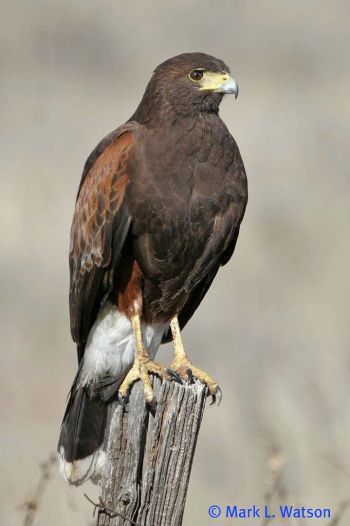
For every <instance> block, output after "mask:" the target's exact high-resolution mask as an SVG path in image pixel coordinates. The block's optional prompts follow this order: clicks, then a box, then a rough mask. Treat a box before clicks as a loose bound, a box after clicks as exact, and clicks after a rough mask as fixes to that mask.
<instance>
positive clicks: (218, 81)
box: [198, 71, 230, 91]
mask: <svg viewBox="0 0 350 526" xmlns="http://www.w3.org/2000/svg"><path fill="white" fill-rule="evenodd" d="M229 79H230V75H229V74H228V73H214V72H213V71H203V78H202V79H201V80H200V81H199V82H198V85H199V89H200V90H210V91H219V90H220V88H221V86H222V85H223V83H224V82H226V81H227V80H229Z"/></svg>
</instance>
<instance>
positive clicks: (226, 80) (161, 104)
mask: <svg viewBox="0 0 350 526" xmlns="http://www.w3.org/2000/svg"><path fill="white" fill-rule="evenodd" d="M226 93H232V94H234V95H235V97H236V98H237V96H238V84H237V82H236V81H235V80H234V79H233V78H232V77H231V75H230V70H229V68H228V66H227V65H226V64H225V63H224V62H223V61H222V60H220V59H217V58H215V57H212V56H210V55H206V54H205V53H183V54H181V55H177V56H176V57H172V58H170V59H168V60H166V61H165V62H163V63H162V64H160V65H159V66H158V67H157V68H156V69H155V71H154V73H153V76H152V78H151V80H150V81H149V83H148V85H147V88H146V91H145V94H144V96H143V98H142V101H141V103H140V106H139V108H138V109H137V111H136V113H135V115H134V119H135V120H138V121H142V120H144V119H145V120H146V121H147V120H148V119H149V118H151V116H152V115H155V114H157V115H158V116H159V115H160V114H161V115H167V113H169V111H171V112H174V111H175V112H176V113H179V114H181V115H193V114H195V113H198V112H213V113H217V112H218V111H219V105H220V102H221V100H222V97H223V95H225V94H226Z"/></svg>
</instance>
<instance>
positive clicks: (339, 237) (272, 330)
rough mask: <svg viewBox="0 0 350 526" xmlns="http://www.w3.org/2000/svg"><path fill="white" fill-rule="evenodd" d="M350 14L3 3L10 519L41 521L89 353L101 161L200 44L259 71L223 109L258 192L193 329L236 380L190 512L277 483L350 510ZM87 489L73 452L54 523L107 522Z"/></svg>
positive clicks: (1, 406) (243, 5) (217, 6)
mask: <svg viewBox="0 0 350 526" xmlns="http://www.w3.org/2000/svg"><path fill="white" fill-rule="evenodd" d="M349 23H350V4H349V2H347V1H345V0H344V1H340V0H335V1H333V2H329V1H326V0H317V1H316V0H310V1H308V2H304V1H301V0H296V1H294V2H290V1H287V0H279V1H271V0H265V1H264V2H260V1H258V0H250V1H249V2H247V1H243V0H221V1H220V2H213V1H211V0H201V1H199V0H187V1H185V0H171V1H168V2H164V1H161V0H152V1H149V2H136V1H135V0H130V1H129V2H121V1H120V0H114V1H112V0H108V1H107V0H99V1H90V0H76V1H75V2H73V1H70V2H69V1H59V0H51V1H50V2H47V1H44V0H36V1H34V0H31V1H27V2H9V1H6V0H5V1H3V2H2V17H1V22H0V24H1V28H0V29H1V30H0V42H1V45H0V56H1V99H0V107H1V124H2V126H1V146H2V154H1V188H0V199H1V204H0V229H1V252H0V257H1V273H0V287H1V319H0V331H1V354H2V358H1V379H0V411H1V422H2V425H1V433H0V451H1V453H0V457H1V465H0V484H1V490H0V494H1V503H0V523H1V524H7V526H12V525H20V524H22V523H23V513H22V512H21V511H20V510H19V509H18V507H19V506H20V505H21V503H23V502H24V501H25V500H27V499H29V498H31V497H32V494H33V492H34V490H35V486H36V483H37V481H38V479H39V476H40V467H39V464H40V462H41V461H43V460H45V458H47V456H48V455H49V453H50V452H51V451H54V450H55V447H56V442H57V438H58V433H59V427H60V423H61V419H62V416H63V412H64V409H65V400H66V395H67V393H68V390H69V388H70V386H71V383H72V380H73V377H74V374H75V370H76V353H75V348H74V345H73V343H72V341H71V338H70V332H69V317H68V285H69V282H68V261H67V259H68V244H69V229H70V223H71V219H72V214H73V207H74V201H75V195H76V192H77V188H78V183H79V180H80V174H81V171H82V167H83V164H84V162H85V159H86V157H87V156H88V154H89V153H90V151H91V150H92V149H93V148H94V146H95V145H96V144H97V142H98V141H99V140H100V139H101V138H102V137H103V136H104V135H105V134H107V133H108V132H109V131H111V130H112V129H114V128H116V127H117V126H119V125H120V124H122V123H123V122H124V121H125V120H127V119H128V118H129V116H130V115H131V114H132V113H133V112H134V110H135V108H136V106H137V104H138V103H139V101H140V98H141V96H142V94H143V91H144V88H145V86H146V83H147V81H148V79H149V77H150V75H151V72H152V71H153V69H154V68H155V66H157V64H159V63H160V62H162V61H163V60H165V59H166V58H168V57H171V56H173V55H176V54H179V53H182V52H186V51H203V52H207V53H210V54H212V55H215V56H218V57H220V58H222V59H223V60H224V61H225V62H226V63H227V64H229V66H230V67H231V71H232V73H233V76H234V77H235V78H236V79H237V81H238V83H239V85H240V96H239V98H238V100H237V101H235V100H234V99H233V98H230V97H227V98H226V99H225V100H224V101H223V103H222V106H221V116H222V118H223V119H224V121H225V122H226V124H227V125H228V127H229V129H230V131H231V133H232V134H233V135H234V137H235V138H236V140H237V142H238V144H239V147H240V150H241V153H242V157H243V159H244V162H245V166H246V170H247V174H248V178H249V192H250V196H249V204H248V208H247V212H246V216H245V219H244V223H243V227H242V229H241V235H240V239H239V241H238V246H237V249H236V252H235V254H234V257H233V259H232V260H231V262H230V263H229V264H228V265H227V266H226V267H225V268H223V269H222V270H221V272H220V273H219V276H218V277H217V278H216V281H215V282H214V285H213V287H212V288H211V290H210V292H209V293H208V295H207V297H206V298H205V301H204V302H203V304H202V305H201V307H200V309H199V310H198V311H197V314H196V315H195V316H194V318H193V320H192V321H191V323H190V324H189V326H188V328H186V329H185V331H184V339H185V343H186V345H187V348H188V350H189V352H190V356H191V357H192V359H193V361H194V363H196V364H197V365H200V366H201V367H202V368H203V369H204V370H207V371H208V372H210V373H211V374H212V375H213V377H214V378H216V379H217V380H218V381H219V383H220V385H221V387H222V390H223V394H224V397H223V402H222V404H221V406H220V407H219V408H217V407H213V408H210V409H209V408H207V410H206V412H205V415H204V421H203V426H202V430H201V434H200V437H199V443H198V447H197V452H196V457H195V462H194V467H193V472H192V477H191V481H190V489H189V494H188V500H187V505H186V511H185V517H184V525H186V526H187V525H191V526H192V525H195V526H196V525H203V524H208V525H209V524H212V521H213V520H212V519H210V518H209V517H208V506H209V505H210V504H218V505H225V504H232V505H233V504H237V505H239V506H244V505H252V504H256V505H258V506H259V505H263V504H264V502H265V500H266V499H267V500H269V499H270V494H271V493H273V497H272V498H271V500H272V502H273V503H274V505H279V504H280V503H282V504H283V503H290V504H294V505H305V506H310V507H317V506H325V507H329V508H331V510H332V513H333V514H335V513H336V511H337V509H338V507H339V505H340V503H341V502H342V501H343V499H346V498H349V497H350V440H349V437H350V353H349V333H350V331H349V309H348V304H349V292H350V290H349V289H350V287H349V285H350V279H349V256H350V247H349V221H350V206H349V192H350V177H349V160H348V158H349V136H350V119H349V118H350V105H349V93H350V68H349V51H348V49H349ZM158 358H159V360H160V361H162V362H163V363H170V359H171V354H170V349H169V348H161V350H160V352H159V355H158ZM276 480H277V483H276ZM276 485H277V486H278V487H277V489H276V491H274V487H275V486H276ZM84 492H87V493H88V494H89V495H90V496H92V497H93V496H94V495H95V496H96V495H97V492H96V489H95V488H93V486H92V485H90V483H89V485H87V486H84V487H83V488H79V489H75V488H73V489H72V488H68V487H67V486H66V484H65V483H64V482H63V481H62V480H61V479H60V478H59V477H58V475H57V473H56V470H55V469H54V470H53V476H52V480H51V481H50V483H49V485H48V487H47V490H46V493H45V495H44V497H43V501H42V504H41V506H40V508H39V510H38V512H37V515H36V524H38V525H45V526H46V525H50V526H58V525H60V526H66V525H67V526H68V525H72V524H74V525H75V526H80V525H86V524H89V525H90V524H93V520H92V518H91V514H92V506H91V505H90V504H89V503H88V502H87V501H86V500H85V499H84V497H83V493H84ZM311 522H312V521H308V522H307V523H308V524H309V523H311ZM315 522H317V524H321V523H322V521H320V520H318V521H315ZM349 522H350V510H349V511H348V513H347V515H346V512H345V513H344V515H343V518H342V520H341V522H340V523H339V524H344V525H345V524H349ZM252 523H253V521H252ZM325 523H326V522H325ZM215 524H227V520H224V519H216V521H215ZM246 524H249V521H246ZM254 524H256V521H255V522H254ZM285 524H291V525H293V524H299V525H300V524H302V523H301V521H295V522H293V521H290V522H288V523H287V522H286V523H285Z"/></svg>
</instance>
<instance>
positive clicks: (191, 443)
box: [97, 377, 207, 526]
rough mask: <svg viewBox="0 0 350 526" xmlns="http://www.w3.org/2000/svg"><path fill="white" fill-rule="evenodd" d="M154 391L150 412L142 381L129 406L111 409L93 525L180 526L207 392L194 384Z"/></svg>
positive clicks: (167, 385)
mask: <svg viewBox="0 0 350 526" xmlns="http://www.w3.org/2000/svg"><path fill="white" fill-rule="evenodd" d="M153 388H154V392H155V395H156V399H157V400H158V403H157V406H156V409H155V411H154V412H153V414H152V412H151V411H150V410H149V408H148V407H147V406H146V405H145V401H144V394H143V389H142V385H141V382H136V383H135V384H134V386H133V388H132V390H131V394H130V399H129V403H128V405H127V406H122V405H120V404H118V403H115V404H114V405H112V406H111V413H110V429H109V433H108V437H107V454H108V458H109V461H110V462H109V468H108V470H106V472H105V473H104V475H103V478H102V494H101V499H102V500H101V502H102V503H103V504H101V507H100V509H99V512H98V519H97V525H98V526H121V525H122V526H130V525H132V524H137V525H138V526H181V524H182V518H183V513H184V507H185V500H186V494H187V488H188V482H189V477H190V473H191V467H192V462H193V457H194V453H195V448H196V443H197V438H198V433H199V429H200V425H201V420H202V416H203V411H204V406H205V400H206V397H207V388H206V387H205V386H204V385H203V384H201V383H200V382H198V381H196V382H195V383H194V384H188V383H186V384H183V385H180V384H178V383H176V382H168V381H167V382H164V383H161V382H160V380H159V379H158V378H156V377H154V379H153Z"/></svg>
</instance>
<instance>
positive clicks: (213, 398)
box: [209, 386, 222, 407]
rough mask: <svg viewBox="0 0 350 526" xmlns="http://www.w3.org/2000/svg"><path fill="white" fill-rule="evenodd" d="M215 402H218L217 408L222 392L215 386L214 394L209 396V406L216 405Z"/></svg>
mask: <svg viewBox="0 0 350 526" xmlns="http://www.w3.org/2000/svg"><path fill="white" fill-rule="evenodd" d="M216 400H217V401H218V407H219V405H220V404H221V400H222V391H221V389H220V387H219V386H217V388H216V391H215V393H214V394H212V395H211V402H210V404H209V406H212V405H214V404H215V403H216Z"/></svg>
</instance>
